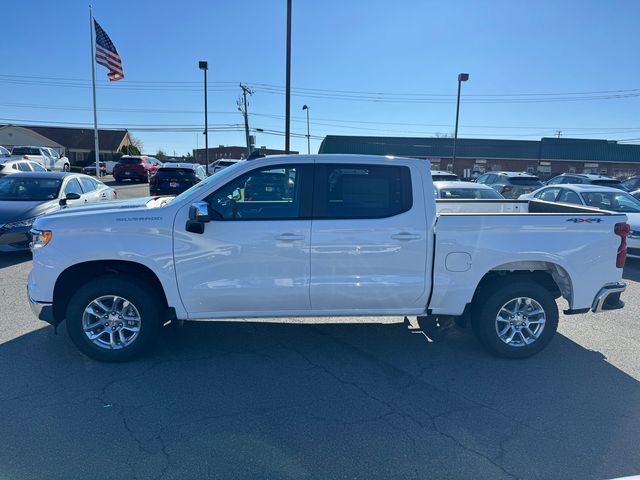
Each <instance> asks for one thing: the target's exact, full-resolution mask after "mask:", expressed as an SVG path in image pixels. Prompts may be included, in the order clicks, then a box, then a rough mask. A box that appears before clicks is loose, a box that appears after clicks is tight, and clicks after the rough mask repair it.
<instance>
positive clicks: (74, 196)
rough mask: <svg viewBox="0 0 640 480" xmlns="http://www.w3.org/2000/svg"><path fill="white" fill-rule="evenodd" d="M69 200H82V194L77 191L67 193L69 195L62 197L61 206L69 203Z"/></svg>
mask: <svg viewBox="0 0 640 480" xmlns="http://www.w3.org/2000/svg"><path fill="white" fill-rule="evenodd" d="M69 200H80V194H78V193H75V192H69V193H67V195H66V196H65V197H64V198H61V199H60V202H59V203H60V206H63V207H64V206H65V205H66V204H67V201H69Z"/></svg>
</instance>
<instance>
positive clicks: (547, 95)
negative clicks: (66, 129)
mask: <svg viewBox="0 0 640 480" xmlns="http://www.w3.org/2000/svg"><path fill="white" fill-rule="evenodd" d="M285 5H286V2H285V0H277V1H276V0H262V1H257V0H254V1H249V0H246V1H242V0H216V1H212V0H183V1H180V2H175V1H166V0H156V1H154V2H149V1H138V0H129V1H122V0H94V2H93V9H94V15H95V17H96V19H97V20H98V21H99V22H100V24H101V25H102V27H103V28H104V29H105V30H106V32H107V33H108V34H109V35H110V37H111V39H112V40H113V42H114V43H115V45H116V46H117V48H118V50H119V52H120V55H121V56H122V58H123V62H124V69H125V76H126V78H125V79H124V80H122V81H120V82H114V83H111V84H109V82H108V81H107V77H106V70H105V69H104V68H102V67H100V66H98V70H97V74H98V79H99V81H100V83H99V89H98V109H99V111H98V120H99V124H100V125H101V126H109V127H124V128H129V129H130V130H131V131H132V132H133V134H134V135H135V136H137V137H139V138H141V139H142V140H143V142H144V146H145V148H144V149H145V151H147V152H151V153H154V152H155V151H157V150H158V149H159V148H162V149H163V150H165V151H167V152H168V153H173V152H174V151H175V152H176V153H178V154H182V153H185V152H187V151H190V150H191V149H192V148H195V147H196V145H199V146H200V147H202V146H203V144H204V139H203V135H202V133H201V131H200V133H196V132H195V131H194V130H197V129H200V128H201V127H200V125H201V124H202V122H203V113H202V104H203V100H202V85H201V81H202V72H201V71H200V70H198V68H197V62H198V60H208V61H209V68H210V70H209V82H210V94H209V112H210V114H209V123H210V125H211V126H212V127H213V128H212V131H211V132H210V136H209V144H210V145H214V146H215V145H219V144H225V145H243V144H244V133H243V131H242V130H240V128H241V124H242V118H241V116H240V113H239V112H237V109H236V99H237V97H238V95H239V93H240V89H239V87H238V83H239V82H244V83H246V84H248V85H249V86H250V87H253V88H254V90H255V93H254V95H253V96H252V97H251V100H250V107H249V110H250V113H251V114H252V115H251V117H250V124H251V127H252V128H262V129H264V130H267V131H272V132H274V133H275V134H273V135H270V134H267V133H260V132H258V133H257V145H258V146H261V145H265V146H268V147H274V148H283V146H284V138H283V136H282V135H278V134H277V133H278V132H282V131H283V130H284V117H283V116H284V95H283V94H282V91H283V87H284V62H285V56H284V48H285V8H286V7H285ZM2 13H3V14H2V18H3V21H2V25H3V26H2V34H1V38H2V41H0V64H1V65H2V69H0V122H7V121H10V122H12V123H21V121H22V123H42V124H54V122H55V124H66V123H69V124H91V123H92V112H91V88H90V78H91V71H90V53H89V52H90V47H89V30H88V28H89V27H88V4H87V3H86V2H81V1H76V0H65V1H58V2H53V1H45V0H38V1H31V0H23V1H21V2H16V1H7V2H3V6H2ZM639 14H640V2H637V1H635V0H626V1H624V0H616V1H610V2H603V1H599V0H591V1H589V0H587V1H563V0H555V1H551V0H539V1H537V2H527V1H524V0H522V1H520V0H486V1H482V2H480V1H477V0H474V1H472V0H459V1H442V0H440V1H431V0H422V1H411V0H401V1H395V2H390V1H388V0H386V1H384V0H381V1H379V0H367V1H365V0H352V1H344V0H342V1H336V0H324V1H321V2H320V1H317V0H316V1H313V0H293V60H292V87H293V88H294V93H295V95H294V96H293V97H292V116H293V120H294V121H293V122H292V131H293V132H294V133H298V134H304V133H306V132H305V131H306V126H305V117H304V114H303V112H302V110H301V107H302V105H303V104H305V103H306V104H308V105H310V106H311V110H310V113H311V130H312V131H311V133H312V135H314V136H317V137H322V136H324V135H327V134H354V135H356V134H360V135H385V134H386V135H392V136H398V135H412V136H431V135H434V134H436V133H437V132H439V133H440V134H442V133H449V132H452V131H453V123H454V119H455V92H456V77H457V74H458V73H459V72H469V73H470V75H471V78H470V80H469V82H467V83H465V84H464V85H463V96H462V106H461V116H460V129H459V135H460V137H479V138H483V137H494V138H520V139H538V138H540V137H541V136H551V135H554V132H555V131H556V130H561V131H562V135H563V136H565V137H579V138H609V139H621V140H627V139H640V111H639V109H638V107H639V106H640V100H639V98H640V97H639V96H638V95H640V80H639V79H638V77H639V73H640V62H639V61H638V52H639V51H640V48H639V47H640V37H639V36H638V34H637V31H638V18H639V17H640V15H639ZM21 19H23V20H24V21H23V20H21ZM634 89H638V90H634ZM618 90H620V91H622V92H613V91H618ZM582 92H587V93H582ZM591 92H608V93H591ZM594 97H597V98H594ZM602 97H604V98H602ZM610 97H623V98H610ZM549 100H554V101H549ZM216 128H218V129H219V128H223V129H225V131H216ZM159 130H161V131H159ZM180 130H191V131H180ZM319 144H320V140H319V139H315V138H314V139H313V140H312V151H317V148H318V146H319ZM292 148H294V149H296V150H300V151H306V140H305V139H304V138H293V139H292Z"/></svg>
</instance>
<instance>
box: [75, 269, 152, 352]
mask: <svg viewBox="0 0 640 480" xmlns="http://www.w3.org/2000/svg"><path fill="white" fill-rule="evenodd" d="M160 314H161V307H160V302H159V300H158V299H157V298H156V296H155V295H153V293H152V292H151V290H150V289H148V288H146V287H145V286H144V285H140V282H135V281H134V279H131V278H129V277H125V276H123V275H119V276H116V275H107V276H103V277H98V278H96V279H94V280H92V281H90V282H88V283H86V284H85V285H84V286H82V287H81V288H79V289H78V291H77V292H76V293H75V294H74V295H73V297H72V298H71V301H70V302H69V305H68V308H67V315H66V322H67V332H68V334H69V337H70V338H71V340H72V341H73V343H74V344H75V345H76V347H78V349H80V351H81V352H82V353H84V354H85V355H87V356H89V357H91V358H93V359H95V360H99V361H103V362H122V361H126V360H130V359H132V358H133V357H135V356H137V355H139V354H141V353H142V352H143V351H144V350H145V349H147V348H148V347H149V346H150V345H151V344H152V343H153V342H154V340H155V337H157V335H158V332H159V330H160V327H161V319H160V316H161V315H160Z"/></svg>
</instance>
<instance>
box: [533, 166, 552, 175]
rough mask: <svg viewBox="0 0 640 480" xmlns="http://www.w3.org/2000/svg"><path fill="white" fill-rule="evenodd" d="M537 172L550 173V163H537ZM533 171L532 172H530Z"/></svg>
mask: <svg viewBox="0 0 640 480" xmlns="http://www.w3.org/2000/svg"><path fill="white" fill-rule="evenodd" d="M538 172H539V173H551V165H538ZM531 173H533V172H531Z"/></svg>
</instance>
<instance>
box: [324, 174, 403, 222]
mask: <svg viewBox="0 0 640 480" xmlns="http://www.w3.org/2000/svg"><path fill="white" fill-rule="evenodd" d="M412 200H413V199H412V190H411V173H410V171H409V167H403V166H386V165H358V164H354V165H331V164H328V165H317V166H316V182H315V187H314V215H313V216H314V218H324V219H330V218H335V219H347V218H349V219H358V218H385V217H392V216H394V215H398V214H400V213H403V212H406V211H408V210H409V209H410V208H411V206H412Z"/></svg>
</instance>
